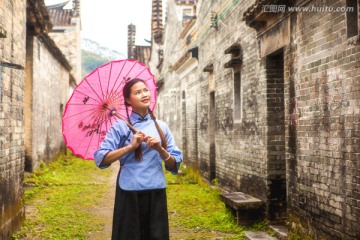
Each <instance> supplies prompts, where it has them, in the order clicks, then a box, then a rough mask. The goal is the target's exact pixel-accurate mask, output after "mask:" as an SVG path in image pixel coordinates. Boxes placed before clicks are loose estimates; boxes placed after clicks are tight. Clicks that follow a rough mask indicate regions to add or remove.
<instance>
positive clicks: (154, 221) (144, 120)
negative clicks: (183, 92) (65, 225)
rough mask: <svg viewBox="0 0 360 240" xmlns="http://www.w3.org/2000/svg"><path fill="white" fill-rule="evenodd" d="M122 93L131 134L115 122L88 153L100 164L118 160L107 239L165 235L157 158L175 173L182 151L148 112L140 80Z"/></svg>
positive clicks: (147, 98) (162, 182) (145, 90)
mask: <svg viewBox="0 0 360 240" xmlns="http://www.w3.org/2000/svg"><path fill="white" fill-rule="evenodd" d="M123 96H124V99H125V101H124V102H125V107H126V113H127V117H128V121H129V123H130V124H131V125H133V126H134V128H135V129H136V130H137V132H135V133H133V132H132V131H130V129H129V128H128V127H127V125H126V123H124V122H123V121H120V120H119V121H117V122H116V123H114V124H113V126H112V127H111V128H110V129H109V131H108V133H107V135H106V137H105V139H104V141H103V142H102V144H101V146H100V148H99V149H98V150H97V151H96V152H95V154H94V157H95V161H96V164H97V166H99V167H100V168H105V167H108V166H110V165H111V164H112V163H113V162H115V161H117V160H119V159H120V172H119V176H118V184H117V188H116V197H115V206H114V217H113V232H112V239H126V240H131V239H169V224H168V213H167V203H166V183H165V177H164V173H163V169H162V161H164V162H165V169H166V170H168V171H171V172H172V173H174V174H177V172H178V169H179V166H180V163H181V161H182V153H181V151H180V150H179V149H178V147H177V146H176V145H175V142H174V138H173V136H172V134H171V132H170V130H169V128H168V126H167V125H166V124H165V123H164V122H162V121H159V120H156V118H155V117H154V115H153V113H152V111H151V110H150V108H149V106H150V101H151V97H150V91H149V90H148V88H147V86H146V84H145V82H144V81H143V80H141V79H133V80H131V81H128V82H127V83H126V84H125V86H124V89H123ZM129 106H131V108H132V112H131V113H130V115H129V111H128V107H129Z"/></svg>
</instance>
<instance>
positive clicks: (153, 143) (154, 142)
mask: <svg viewBox="0 0 360 240" xmlns="http://www.w3.org/2000/svg"><path fill="white" fill-rule="evenodd" d="M144 142H145V143H146V144H147V145H148V146H149V147H151V148H152V149H155V150H157V151H160V150H161V149H162V147H161V143H160V141H159V139H157V138H156V137H151V136H146V137H145V138H144Z"/></svg>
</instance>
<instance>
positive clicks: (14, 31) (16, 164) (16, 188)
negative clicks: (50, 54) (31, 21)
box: [0, 0, 26, 239]
mask: <svg viewBox="0 0 360 240" xmlns="http://www.w3.org/2000/svg"><path fill="white" fill-rule="evenodd" d="M25 22H26V1H24V0H19V1H4V0H0V29H1V34H0V35H1V36H0V61H1V62H2V63H1V65H0V193H1V194H0V223H1V224H0V239H9V238H10V236H11V233H12V232H13V231H15V230H17V229H19V227H20V225H21V223H22V221H23V218H24V214H25V212H24V204H23V198H24V188H23V179H24V112H23V105H24V83H25V72H24V70H22V69H17V68H23V67H24V66H25V37H24V36H25V34H26V26H25ZM5 63H7V64H5Z"/></svg>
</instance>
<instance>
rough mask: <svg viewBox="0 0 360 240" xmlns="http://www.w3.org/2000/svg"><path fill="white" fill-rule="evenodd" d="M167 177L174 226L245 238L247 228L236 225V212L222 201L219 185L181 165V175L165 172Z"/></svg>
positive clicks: (171, 218) (172, 224) (234, 237)
mask: <svg viewBox="0 0 360 240" xmlns="http://www.w3.org/2000/svg"><path fill="white" fill-rule="evenodd" d="M166 178H167V182H168V187H167V195H168V205H169V206H168V208H169V218H170V224H171V226H172V227H176V226H183V227H185V228H187V229H189V230H192V231H197V232H204V233H206V232H209V231H217V232H221V233H226V234H228V235H229V236H228V237H229V238H228V239H243V231H244V230H245V228H244V227H239V226H237V225H236V221H235V219H234V216H233V215H232V214H231V212H229V211H228V210H227V209H226V208H225V205H224V204H223V202H221V201H220V198H219V196H220V191H219V189H218V188H214V187H210V186H209V185H208V184H207V183H206V182H204V181H203V180H202V178H201V176H200V174H199V173H198V171H196V170H195V169H193V168H189V167H182V168H181V173H180V174H179V175H177V176H174V175H172V174H171V173H166ZM176 178H177V180H176ZM224 239H226V238H224Z"/></svg>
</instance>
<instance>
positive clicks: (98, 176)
mask: <svg viewBox="0 0 360 240" xmlns="http://www.w3.org/2000/svg"><path fill="white" fill-rule="evenodd" d="M181 171H182V173H181V174H179V175H173V174H171V173H169V172H166V174H165V176H166V179H167V183H168V188H167V196H168V210H169V222H170V226H171V228H172V229H174V228H176V229H179V230H178V231H179V232H180V233H183V232H186V233H189V237H186V238H183V237H181V238H182V239H208V238H207V237H206V236H209V235H207V234H209V232H211V233H212V234H213V235H215V236H218V235H219V236H222V237H223V238H222V239H243V231H244V230H266V228H267V224H266V222H261V223H259V224H256V225H254V226H252V227H251V228H245V227H239V226H237V225H236V221H235V219H234V216H233V215H232V214H231V213H230V212H229V211H227V209H226V208H225V205H224V204H223V202H221V201H220V198H219V195H220V191H219V190H218V188H217V187H216V186H214V185H213V186H209V185H208V184H207V183H205V182H204V181H203V180H202V178H201V176H200V174H199V173H198V172H197V171H195V170H193V169H191V168H186V167H184V165H182V168H181ZM110 175H111V171H107V170H100V169H98V168H97V167H96V166H95V163H94V162H93V161H84V160H82V159H80V158H77V157H74V156H72V155H71V154H67V155H66V156H64V155H61V156H60V157H58V158H57V159H56V160H55V161H53V162H52V163H50V164H49V165H45V164H43V163H42V164H41V166H40V168H39V169H37V170H36V172H34V173H33V174H30V175H28V176H27V177H25V185H26V186H27V187H26V191H25V204H26V205H27V207H29V206H31V207H32V208H33V209H34V210H32V211H31V212H30V213H27V216H26V220H25V222H24V225H23V227H22V229H21V230H20V231H19V232H17V233H16V234H14V235H13V239H87V236H88V233H89V232H94V231H101V230H103V229H104V224H105V223H104V219H100V217H99V216H97V215H96V214H94V213H93V208H94V206H98V205H100V204H101V203H100V202H99V201H100V200H101V199H102V197H103V196H104V194H105V193H106V191H107V190H108V188H109V180H110ZM215 183H216V182H215ZM214 232H215V233H214ZM194 236H196V237H194ZM172 239H176V237H175V238H172Z"/></svg>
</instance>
